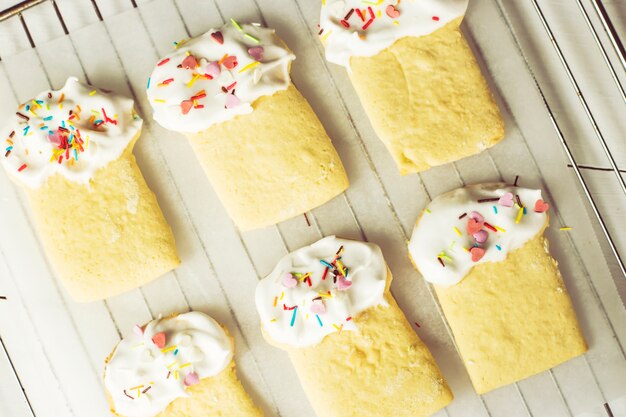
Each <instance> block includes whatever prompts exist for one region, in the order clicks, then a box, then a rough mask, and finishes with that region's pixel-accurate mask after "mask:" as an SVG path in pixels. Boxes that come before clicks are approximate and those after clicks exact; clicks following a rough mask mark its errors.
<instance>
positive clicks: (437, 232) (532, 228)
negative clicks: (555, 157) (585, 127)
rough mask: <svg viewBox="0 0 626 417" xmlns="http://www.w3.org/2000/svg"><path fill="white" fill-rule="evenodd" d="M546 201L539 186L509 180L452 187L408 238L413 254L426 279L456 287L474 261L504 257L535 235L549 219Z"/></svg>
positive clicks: (422, 217)
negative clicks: (519, 184) (503, 182)
mask: <svg viewBox="0 0 626 417" xmlns="http://www.w3.org/2000/svg"><path fill="white" fill-rule="evenodd" d="M516 196H519V202H521V204H522V207H520V205H519V203H518V202H517V197H516ZM483 200H495V201H483ZM481 201H482V202H481ZM542 202H543V200H542V197H541V190H531V189H527V188H520V187H514V186H507V185H506V184H479V185H471V186H468V187H464V188H458V189H456V190H453V191H450V192H448V193H446V194H443V195H441V196H439V197H437V198H435V199H434V200H433V201H432V202H431V203H430V204H429V205H428V206H427V207H426V209H425V210H424V212H423V213H422V216H421V218H420V219H419V220H418V223H417V225H416V226H415V229H414V230H413V235H412V236H411V241H410V242H409V252H410V254H411V258H412V259H413V261H414V262H415V264H416V266H417V268H418V269H419V270H420V272H421V273H422V275H423V276H424V278H425V279H426V280H427V281H429V282H432V283H433V284H439V285H444V286H451V285H454V284H456V283H458V282H460V281H461V280H462V279H463V277H464V276H465V275H467V273H468V272H469V271H470V270H471V269H472V267H473V266H474V265H475V264H477V263H483V262H498V261H502V260H504V259H505V258H506V256H507V254H508V253H509V252H510V251H512V250H514V249H517V248H520V247H521V246H523V245H524V243H526V242H527V241H528V240H530V239H532V238H533V237H535V236H536V235H537V233H539V232H540V231H541V229H542V228H543V227H544V225H545V224H546V221H547V214H546V211H545V210H547V205H543V204H542ZM536 210H538V211H540V212H537V211H536ZM470 222H471V223H472V224H471V225H470ZM468 250H469V251H468ZM444 265H445V266H444Z"/></svg>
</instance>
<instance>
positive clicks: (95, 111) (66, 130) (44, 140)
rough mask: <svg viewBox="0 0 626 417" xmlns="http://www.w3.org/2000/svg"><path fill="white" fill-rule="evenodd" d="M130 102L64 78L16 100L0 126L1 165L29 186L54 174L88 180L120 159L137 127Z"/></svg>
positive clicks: (76, 179) (139, 122) (20, 181)
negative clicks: (17, 104) (51, 88)
mask: <svg viewBox="0 0 626 417" xmlns="http://www.w3.org/2000/svg"><path fill="white" fill-rule="evenodd" d="M141 125H142V120H141V119H140V118H139V117H138V116H137V114H136V113H135V111H134V108H133V100H131V99H129V98H127V97H124V96H120V95H117V94H115V93H110V92H106V91H103V90H100V89H97V88H94V87H92V86H89V85H86V84H83V83H81V82H79V81H78V79H77V78H75V77H70V78H68V79H67V82H66V83H65V86H63V88H62V89H60V90H58V91H44V92H42V93H41V94H39V95H38V96H37V97H35V98H33V99H32V100H29V101H28V102H26V103H24V104H22V105H21V106H20V107H19V108H18V109H17V112H16V113H15V115H13V116H11V118H10V119H9V120H8V121H7V123H6V125H5V127H4V128H3V129H2V130H0V140H4V157H2V156H0V160H1V161H2V166H3V167H4V169H5V170H6V171H7V173H8V174H9V175H10V176H11V177H12V178H13V179H15V180H16V181H17V182H18V183H20V184H23V185H26V186H28V187H31V188H37V187H40V186H41V185H43V184H44V182H45V181H46V179H47V178H48V177H50V176H52V175H54V174H61V175H63V176H64V177H65V178H67V179H68V180H70V181H75V182H79V183H83V184H87V183H89V180H90V179H91V178H93V177H94V175H95V173H96V171H97V170H98V169H100V168H102V167H104V166H106V165H107V164H109V163H110V162H112V161H114V160H116V159H117V158H119V157H120V155H121V154H122V152H124V150H125V149H126V147H127V146H128V144H129V143H130V141H131V140H132V139H133V138H134V137H135V135H136V134H137V133H138V132H139V130H140V129H141Z"/></svg>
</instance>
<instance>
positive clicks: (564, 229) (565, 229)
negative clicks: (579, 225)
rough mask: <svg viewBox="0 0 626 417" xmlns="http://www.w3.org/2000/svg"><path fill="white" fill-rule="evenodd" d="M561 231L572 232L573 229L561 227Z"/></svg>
mask: <svg viewBox="0 0 626 417" xmlns="http://www.w3.org/2000/svg"><path fill="white" fill-rule="evenodd" d="M559 230H563V231H568V230H572V228H571V227H568V226H566V227H561V228H560V229H559Z"/></svg>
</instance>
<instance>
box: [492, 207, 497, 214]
mask: <svg viewBox="0 0 626 417" xmlns="http://www.w3.org/2000/svg"><path fill="white" fill-rule="evenodd" d="M493 212H494V213H496V214H498V207H496V206H493Z"/></svg>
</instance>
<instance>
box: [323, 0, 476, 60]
mask: <svg viewBox="0 0 626 417" xmlns="http://www.w3.org/2000/svg"><path fill="white" fill-rule="evenodd" d="M467 4H468V0H402V1H401V2H400V1H399V0H373V1H371V2H365V1H362V0H326V4H325V5H323V6H322V11H321V16H320V28H321V30H322V33H321V34H320V37H321V39H322V41H323V42H324V43H325V46H326V59H328V61H330V62H333V63H335V64H339V65H343V66H344V67H346V68H349V67H350V57H353V56H374V55H376V54H378V53H379V52H381V51H383V50H385V49H387V48H388V47H390V46H391V45H392V44H393V43H394V42H395V41H397V40H398V39H401V38H404V37H406V36H416V37H417V36H424V35H428V34H430V33H432V32H434V31H435V30H437V29H439V28H441V27H443V26H445V25H446V23H448V22H450V21H452V20H454V19H456V18H457V17H460V16H463V15H464V14H465V10H466V9H467ZM388 7H393V8H394V9H395V10H397V11H398V12H399V13H400V14H399V15H398V16H397V17H390V16H389V15H388V14H387V8H388ZM368 8H371V10H372V12H373V14H374V16H375V17H374V19H373V21H372V22H371V23H370V24H369V26H367V27H366V29H363V27H364V26H365V25H366V24H368V22H369V21H370V20H371V19H372V15H371V13H372V12H370V11H369V9H368ZM353 9H355V11H354V12H352V14H351V15H350V17H349V18H348V19H347V20H344V19H345V17H346V16H347V15H348V13H350V10H353ZM356 9H359V10H360V11H361V12H362V13H361V14H362V15H363V19H362V18H361V17H360V16H359V14H358V13H357V12H356ZM342 20H343V21H344V22H347V24H348V25H349V27H348V28H346V27H345V26H344V25H343V24H342Z"/></svg>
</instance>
